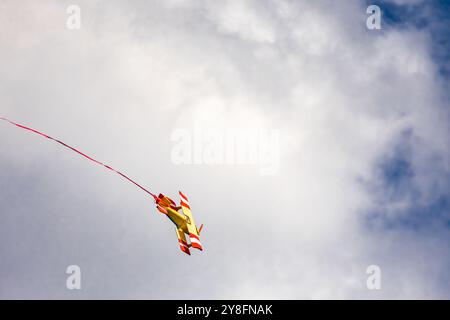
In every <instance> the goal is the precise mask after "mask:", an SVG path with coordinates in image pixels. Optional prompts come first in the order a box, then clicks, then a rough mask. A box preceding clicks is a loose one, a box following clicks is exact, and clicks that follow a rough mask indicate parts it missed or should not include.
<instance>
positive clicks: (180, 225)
mask: <svg viewBox="0 0 450 320" xmlns="http://www.w3.org/2000/svg"><path fill="white" fill-rule="evenodd" d="M0 120H2V121H6V122H8V123H10V124H12V125H14V126H16V127H19V128H21V129H24V130H27V131H30V132H33V133H36V134H38V135H40V136H42V137H45V138H47V139H50V140H53V141H55V142H57V143H59V144H61V145H63V146H64V147H66V148H68V149H70V150H72V151H74V152H76V153H78V154H79V155H81V156H83V157H85V158H86V159H88V160H89V161H92V162H94V163H96V164H98V165H101V166H103V167H105V168H107V169H108V170H111V171H113V172H115V173H117V174H119V175H120V176H122V178H125V179H127V180H128V181H130V182H131V183H133V184H134V185H136V186H137V187H139V188H140V189H142V190H143V191H145V192H146V193H148V194H149V195H151V196H152V197H153V199H154V200H155V202H156V206H157V208H158V210H159V211H160V212H161V213H164V214H165V215H167V217H168V218H169V219H170V220H171V221H172V222H173V223H174V224H175V226H176V227H177V228H176V232H177V237H178V242H179V244H180V249H181V251H183V252H184V253H186V254H189V255H190V254H191V252H190V251H189V248H190V247H193V248H196V249H198V250H202V251H203V247H202V244H201V242H200V238H199V235H200V231H202V228H203V225H201V226H200V229H197V226H196V225H195V222H194V218H193V217H192V213H191V208H190V207H189V202H188V199H187V198H186V196H185V195H184V194H182V193H181V191H180V197H181V202H180V205H181V206H178V207H177V206H176V205H175V202H174V201H173V200H172V199H170V198H169V197H167V196H165V195H163V194H161V193H160V194H159V196H156V195H154V194H153V193H151V192H150V191H149V190H147V189H146V188H144V187H143V186H141V185H140V184H139V183H137V182H136V181H134V180H132V179H131V178H129V177H128V176H126V175H125V174H123V173H122V172H120V171H117V170H116V169H114V168H113V167H111V166H109V165H106V164H104V163H103V162H100V161H98V160H95V159H94V158H92V157H90V156H88V155H87V154H85V153H84V152H81V151H80V150H78V149H75V148H74V147H71V146H69V145H68V144H66V143H64V142H62V141H60V140H58V139H55V138H52V137H50V136H49V135H47V134H45V133H43V132H40V131H37V130H35V129H32V128H30V127H26V126H24V125H22V124H19V123H16V122H14V121H11V120H8V119H7V118H3V117H1V116H0ZM180 209H181V210H182V212H181V213H180V212H178V211H179V210H180ZM185 233H186V234H187V235H189V239H190V243H187V241H186V236H185Z"/></svg>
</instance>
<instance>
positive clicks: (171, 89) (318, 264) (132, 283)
mask: <svg viewBox="0 0 450 320" xmlns="http://www.w3.org/2000/svg"><path fill="white" fill-rule="evenodd" d="M393 2H394V3H388V2H378V4H379V5H380V7H381V9H382V10H387V9H388V8H389V6H395V8H396V9H397V10H399V12H402V11H401V10H405V12H406V11H407V10H411V6H423V5H424V4H422V3H421V1H412V2H408V1H403V0H402V1H399V0H396V1H393ZM70 4H77V5H79V6H80V8H81V29H80V30H69V29H67V28H66V20H67V17H68V14H67V13H66V9H67V7H68V6H69V5H70ZM369 4H370V3H365V2H359V3H358V2H356V1H345V2H344V1H339V2H337V1H256V0H255V1H182V0H171V1H129V2H125V1H70V2H69V1H39V2H37V1H20V2H18V1H2V2H1V4H0V60H1V61H2V63H1V69H0V70H1V73H0V115H3V116H6V117H8V118H10V119H13V120H16V121H18V122H20V123H24V124H28V125H30V126H32V127H34V128H37V129H40V130H42V131H44V132H46V133H48V134H49V135H51V136H55V137H57V138H59V139H60V140H62V141H64V142H66V143H68V144H71V145H74V146H77V147H79V148H80V149H81V150H83V151H85V152H86V153H88V154H90V155H92V156H94V157H96V158H98V159H99V160H101V161H104V162H106V163H108V164H110V165H111V166H113V167H115V168H118V169H120V170H122V171H124V172H125V173H127V174H128V175H130V176H132V177H133V178H136V180H138V182H139V183H142V184H143V185H145V186H147V187H148V188H149V189H150V190H152V191H153V192H155V193H159V192H162V193H165V194H167V195H169V196H172V197H173V198H175V199H176V194H177V192H178V190H182V191H183V192H184V193H185V194H187V195H188V197H189V198H190V204H191V208H192V210H193V213H194V215H195V218H196V221H197V223H199V224H201V223H204V224H205V227H204V231H203V232H202V242H203V245H204V247H205V251H204V252H202V253H199V252H194V253H193V255H192V256H190V257H188V256H185V255H183V254H182V253H181V252H180V251H179V249H178V246H177V240H176V235H175V231H174V227H173V225H172V224H171V222H170V221H169V220H168V219H167V218H165V217H164V216H162V215H161V214H160V213H158V212H157V211H156V209H155V208H154V205H153V203H152V202H153V201H152V199H151V198H149V197H148V196H147V195H146V194H145V193H143V192H142V191H140V190H139V189H138V188H136V187H135V186H133V185H132V184H129V183H127V182H126V181H124V180H122V179H121V178H120V177H118V176H117V175H114V174H112V173H111V172H109V171H108V170H104V169H103V168H101V167H99V166H95V165H93V164H91V163H89V162H88V161H86V160H85V159H83V158H82V157H79V156H78V155H76V154H74V153H71V152H70V151H66V150H65V149H63V148H61V146H59V145H58V144H55V143H52V142H51V141H49V140H46V139H42V138H40V137H38V136H36V135H32V134H29V133H27V132H24V131H21V130H19V129H17V128H14V127H12V126H9V125H7V124H6V123H0V150H1V152H0V171H1V179H0V297H1V298H63V299H79V298H123V299H129V298H138V299H141V298H153V299H164V298H169V299H188V298H189V299H200V298H203V299H205V298H210V299H226V298H235V299H238V298H239V299H252V298H265V299H298V298H307V299H309V298H326V299H329V298H338V299H341V298H354V299H356V298H368V299H379V298H447V299H448V298H450V287H449V285H448V284H449V283H450V282H449V280H450V279H449V275H448V270H449V267H450V255H449V252H450V250H449V249H450V248H449V243H450V242H449V240H450V236H449V225H450V212H449V193H448V190H449V181H450V180H449V178H450V158H449V157H450V154H449V140H448V137H449V114H448V111H449V110H448V96H446V89H447V90H448V85H449V83H448V74H446V73H445V72H442V68H441V67H442V65H445V64H446V63H447V62H446V61H444V60H443V56H442V55H438V56H436V54H435V50H436V45H435V38H434V37H433V34H432V32H431V30H433V32H434V33H436V32H440V30H441V29H440V28H441V27H442V26H441V20H436V21H435V20H433V19H434V17H438V18H439V15H433V14H432V13H433V10H434V7H433V5H432V4H429V5H427V6H426V9H427V10H423V11H421V12H423V17H421V18H422V19H428V24H427V26H425V27H424V26H422V27H419V26H417V25H416V24H415V23H413V22H411V24H407V25H405V24H401V25H400V24H398V25H397V24H396V23H395V21H394V20H393V19H392V17H391V18H389V15H388V14H385V12H384V11H383V20H382V29H381V30H368V29H367V27H366V19H367V17H368V14H367V13H366V8H367V6H368V5H369ZM383 5H385V7H384V6H383ZM417 10H418V9H417ZM436 10H438V9H436ZM384 17H386V19H384ZM438 18H436V19H438ZM439 19H441V18H439ZM447 19H448V17H447ZM447 31H448V29H447ZM441 49H442V48H441ZM443 49H444V50H445V49H447V50H448V47H444V48H443ZM447 70H448V69H447ZM195 127H201V128H205V129H215V130H219V131H220V130H222V131H221V132H226V130H228V129H230V128H234V129H242V130H243V129H245V128H252V129H255V130H262V131H264V130H266V131H267V130H275V131H276V132H278V133H279V139H278V144H277V145H276V152H278V153H277V154H278V158H277V159H278V167H277V171H276V172H275V173H274V174H270V175H264V174H261V171H260V168H259V166H258V165H257V164H236V165H229V164H228V165H227V164H216V165H207V164H181V165H177V164H175V163H174V162H173V161H172V160H173V159H172V157H171V155H172V150H173V148H174V146H175V144H176V143H175V142H174V141H173V140H172V139H171V138H173V136H172V134H173V132H174V130H177V129H183V130H187V131H188V132H191V133H192V132H194V128H195ZM266 131H264V132H266ZM72 264H76V265H79V266H80V267H81V270H82V290H79V291H77V290H72V291H71V290H67V289H66V286H65V282H66V277H67V275H66V273H65V271H66V267H67V266H68V265H72ZM369 265H378V266H379V267H380V268H381V271H382V282H381V283H382V287H381V290H368V288H367V287H366V280H367V277H368V276H369V275H368V274H366V269H367V267H368V266H369Z"/></svg>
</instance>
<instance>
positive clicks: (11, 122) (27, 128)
mask: <svg viewBox="0 0 450 320" xmlns="http://www.w3.org/2000/svg"><path fill="white" fill-rule="evenodd" d="M0 120H3V121H6V122H8V123H10V124H12V125H15V126H16V127H19V128H21V129H25V130H28V131H31V132H33V133H37V134H38V135H40V136H42V137H45V138H47V139H50V140H53V141H56V142H58V143H59V144H61V145H63V146H64V147H66V148H68V149H70V150H72V151H75V152H76V153H78V154H80V155H82V156H83V157H85V158H86V159H88V160H90V161H92V162H95V163H97V164H99V165H101V166H103V167H105V168H107V169H109V170H111V171H113V172H115V173H117V174H119V175H120V176H122V177H123V178H125V179H127V180H128V181H130V182H131V183H133V184H134V185H136V186H138V187H139V188H141V189H142V190H143V191H145V192H146V193H148V194H149V195H151V196H152V197H153V199H155V201H156V199H157V196H155V195H154V194H153V193H151V192H150V191H148V190H147V189H145V188H144V187H143V186H141V185H140V184H139V183H137V182H136V181H134V180H132V179H130V178H129V177H127V176H126V175H125V174H123V173H122V172H120V171H117V170H116V169H114V168H112V167H110V166H108V165H106V164H104V163H102V162H100V161H98V160H95V159H94V158H92V157H90V156H88V155H87V154H85V153H83V152H81V151H79V150H77V149H75V148H73V147H71V146H69V145H67V144H65V143H64V142H62V141H60V140H58V139H55V138H52V137H50V136H49V135H46V134H45V133H42V132H39V131H37V130H35V129H32V128H29V127H26V126H24V125H21V124H19V123H16V122H14V121H11V120H9V119H6V118H3V117H0Z"/></svg>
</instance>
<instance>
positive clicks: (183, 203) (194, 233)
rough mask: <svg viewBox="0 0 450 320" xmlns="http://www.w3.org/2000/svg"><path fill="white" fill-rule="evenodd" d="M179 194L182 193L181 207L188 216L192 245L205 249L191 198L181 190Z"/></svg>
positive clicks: (187, 223)
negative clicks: (192, 209)
mask: <svg viewBox="0 0 450 320" xmlns="http://www.w3.org/2000/svg"><path fill="white" fill-rule="evenodd" d="M179 194H180V205H181V209H182V210H183V213H184V215H185V216H186V218H187V219H186V226H187V229H188V231H189V238H190V239H191V245H192V247H193V248H196V249H199V250H203V247H202V244H201V242H200V238H199V234H198V231H197V228H196V226H195V221H194V217H193V216H192V213H191V207H190V206H189V200H188V198H187V197H186V196H185V195H184V194H183V193H182V192H181V191H179Z"/></svg>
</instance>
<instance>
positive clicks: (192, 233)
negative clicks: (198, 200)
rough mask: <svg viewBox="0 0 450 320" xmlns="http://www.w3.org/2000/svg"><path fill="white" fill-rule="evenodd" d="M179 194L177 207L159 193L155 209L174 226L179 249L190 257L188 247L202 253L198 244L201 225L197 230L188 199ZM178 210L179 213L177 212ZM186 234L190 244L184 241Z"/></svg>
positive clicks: (199, 243)
mask: <svg viewBox="0 0 450 320" xmlns="http://www.w3.org/2000/svg"><path fill="white" fill-rule="evenodd" d="M179 193H180V206H177V205H176V203H175V202H174V201H173V200H172V199H170V198H169V197H167V196H165V195H163V194H161V193H160V194H159V196H158V197H156V198H155V201H156V208H157V209H158V210H159V212H161V213H163V214H165V215H166V216H167V217H168V218H169V219H170V220H171V221H172V222H173V223H174V224H175V226H176V229H175V230H176V233H177V237H178V243H179V245H180V249H181V251H183V252H184V253H186V254H189V255H190V254H191V252H190V250H189V248H190V247H193V248H195V249H198V250H201V251H203V247H202V244H201V242H200V232H201V231H202V228H203V224H202V225H201V226H200V228H199V229H197V226H196V225H195V222H194V218H193V217H192V213H191V208H190V207H189V202H188V199H187V197H186V196H185V195H184V194H182V193H181V191H179ZM180 209H181V212H179V210H180ZM186 234H187V235H188V236H189V239H190V243H188V242H187V241H186Z"/></svg>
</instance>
